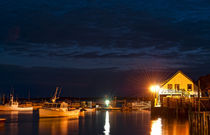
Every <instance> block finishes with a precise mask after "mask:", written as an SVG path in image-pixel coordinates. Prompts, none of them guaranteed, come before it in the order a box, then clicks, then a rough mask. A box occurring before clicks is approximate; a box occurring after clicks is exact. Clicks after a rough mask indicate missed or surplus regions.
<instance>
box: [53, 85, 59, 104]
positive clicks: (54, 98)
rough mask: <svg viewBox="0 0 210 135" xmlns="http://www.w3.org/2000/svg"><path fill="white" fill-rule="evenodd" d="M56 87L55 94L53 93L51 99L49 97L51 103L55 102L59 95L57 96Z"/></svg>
mask: <svg viewBox="0 0 210 135" xmlns="http://www.w3.org/2000/svg"><path fill="white" fill-rule="evenodd" d="M58 88H59V87H56V90H55V94H54V96H53V97H52V99H51V101H52V102H53V103H55V101H56V99H58V98H59V97H57V93H58Z"/></svg>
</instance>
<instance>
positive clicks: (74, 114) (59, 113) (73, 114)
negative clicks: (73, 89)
mask: <svg viewBox="0 0 210 135" xmlns="http://www.w3.org/2000/svg"><path fill="white" fill-rule="evenodd" d="M79 112H80V109H76V110H70V111H63V110H60V109H57V110H56V109H39V117H40V118H41V117H70V118H79Z"/></svg>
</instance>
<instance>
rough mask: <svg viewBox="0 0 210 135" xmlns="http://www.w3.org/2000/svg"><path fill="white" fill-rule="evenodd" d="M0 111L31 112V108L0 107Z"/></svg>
mask: <svg viewBox="0 0 210 135" xmlns="http://www.w3.org/2000/svg"><path fill="white" fill-rule="evenodd" d="M0 111H33V107H16V106H7V105H0Z"/></svg>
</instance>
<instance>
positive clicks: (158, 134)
mask: <svg viewBox="0 0 210 135" xmlns="http://www.w3.org/2000/svg"><path fill="white" fill-rule="evenodd" d="M150 135H162V121H161V118H158V119H157V120H154V121H152V128H151V132H150Z"/></svg>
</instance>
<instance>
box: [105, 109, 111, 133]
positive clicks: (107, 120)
mask: <svg viewBox="0 0 210 135" xmlns="http://www.w3.org/2000/svg"><path fill="white" fill-rule="evenodd" d="M109 133H110V123H109V111H106V115H105V125H104V134H105V135H109Z"/></svg>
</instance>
